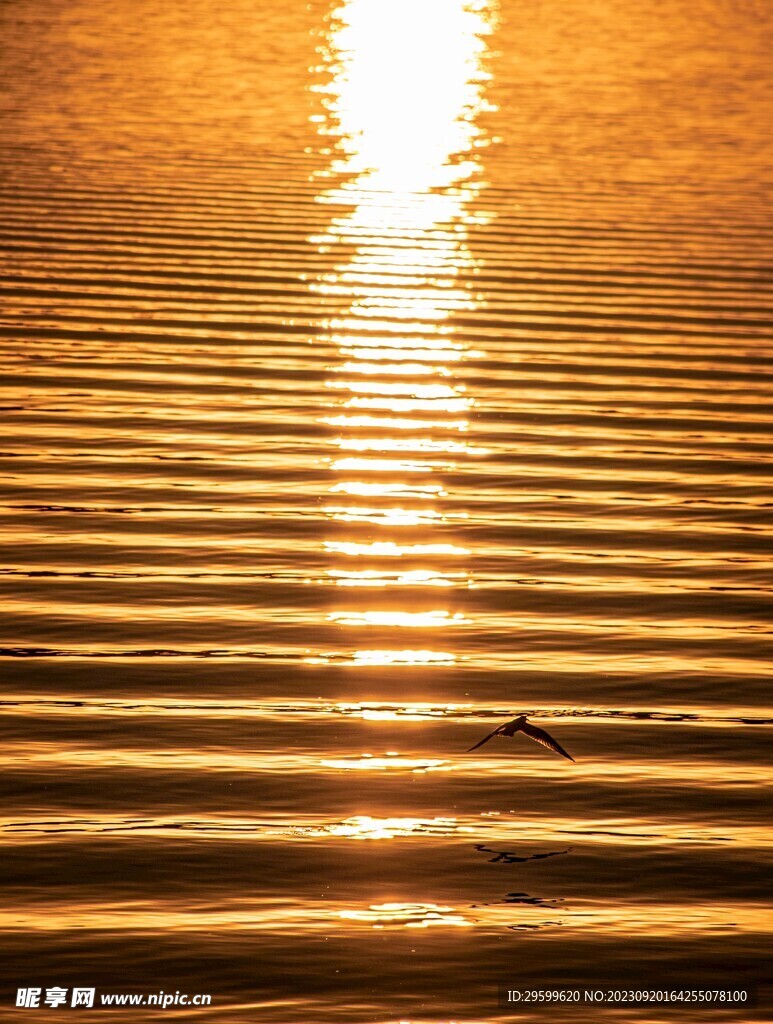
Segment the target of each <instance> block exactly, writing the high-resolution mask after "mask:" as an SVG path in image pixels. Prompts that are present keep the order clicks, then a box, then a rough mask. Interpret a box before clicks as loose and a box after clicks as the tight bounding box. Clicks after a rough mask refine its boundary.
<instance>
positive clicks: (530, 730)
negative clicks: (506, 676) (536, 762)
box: [467, 715, 574, 761]
mask: <svg viewBox="0 0 773 1024" xmlns="http://www.w3.org/2000/svg"><path fill="white" fill-rule="evenodd" d="M517 732H522V733H523V734H524V735H525V736H529V737H530V738H531V739H533V740H536V741H537V743H541V744H542V746H543V747H547V748H548V750H554V751H555V752H556V753H557V754H560V755H561V757H566V758H568V759H569V760H570V761H574V758H573V757H572V755H571V754H567V752H566V751H565V750H564V748H563V747H562V746H561V744H560V743H556V741H555V740H554V739H553V737H552V736H549V735H548V734H547V733H546V732H545V730H544V729H538V728H537V726H536V725H532V724H531V723H530V722H527V720H526V715H520V716H519V717H518V718H514V719H513V720H512V722H508V723H507V724H506V725H500V726H498V727H497V728H496V729H494V731H493V732H490V733H489V734H488V736H484V737H483V739H482V740H480V741H479V742H478V743H476V744H475V746H474V747H470V750H477V749H478V747H482V746H483V744H484V743H488V741H489V740H490V739H492V738H493V737H494V736H515V734H516V733H517ZM470 750H468V751H467V753H468V754H469V752H470Z"/></svg>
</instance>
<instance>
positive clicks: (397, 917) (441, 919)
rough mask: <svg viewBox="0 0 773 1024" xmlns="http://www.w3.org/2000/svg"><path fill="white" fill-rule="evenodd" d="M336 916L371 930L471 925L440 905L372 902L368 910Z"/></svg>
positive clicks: (448, 908) (342, 913)
mask: <svg viewBox="0 0 773 1024" xmlns="http://www.w3.org/2000/svg"><path fill="white" fill-rule="evenodd" d="M338 916H339V917H340V918H342V919H343V920H346V921H360V922H362V923H363V924H369V925H370V926H371V927H372V928H388V927H392V928H394V927H402V928H431V927H433V926H436V925H452V926H454V927H467V926H470V925H472V924H473V922H472V921H468V920H467V919H466V918H465V917H464V916H463V915H462V914H461V913H460V912H459V911H458V910H456V908H454V907H444V906H442V905H441V904H439V903H374V904H372V905H371V906H370V907H368V909H367V910H340V911H339V912H338Z"/></svg>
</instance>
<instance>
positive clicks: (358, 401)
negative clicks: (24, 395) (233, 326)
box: [310, 0, 495, 665]
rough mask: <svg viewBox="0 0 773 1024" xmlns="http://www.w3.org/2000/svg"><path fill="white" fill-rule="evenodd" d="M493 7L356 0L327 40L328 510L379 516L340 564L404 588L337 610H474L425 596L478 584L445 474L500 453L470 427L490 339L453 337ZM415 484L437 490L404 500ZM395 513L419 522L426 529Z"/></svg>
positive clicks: (442, 614)
mask: <svg viewBox="0 0 773 1024" xmlns="http://www.w3.org/2000/svg"><path fill="white" fill-rule="evenodd" d="M494 23H495V0H423V2H422V3H421V4H417V3H415V2H414V0H392V2H391V3H389V4H384V3H381V2H379V0H343V2H342V3H341V4H340V5H339V6H338V7H337V8H336V9H335V10H334V11H333V12H332V13H331V14H330V15H329V18H328V21H327V25H326V31H325V36H324V41H323V42H322V44H321V45H320V47H319V52H320V54H321V57H322V66H321V67H320V68H318V69H317V71H318V72H320V77H319V79H318V80H317V82H316V83H315V85H314V86H313V89H314V91H315V92H317V93H318V94H319V98H320V101H321V104H322V108H323V110H324V113H323V114H321V115H319V116H317V118H316V120H317V129H318V131H319V133H320V135H321V136H322V138H323V147H322V152H324V153H326V154H329V164H328V166H327V167H326V168H325V169H324V170H322V171H319V172H317V174H316V175H315V177H316V178H317V180H318V181H319V183H320V190H319V193H318V195H317V201H318V203H319V204H321V205H323V206H326V207H328V208H329V209H330V211H331V220H330V222H329V225H328V227H327V229H326V230H325V231H323V232H321V233H320V234H317V235H315V236H313V237H312V239H311V241H312V242H313V244H315V245H316V246H317V247H318V249H319V251H320V253H332V254H335V253H337V252H339V251H340V253H341V259H340V262H338V263H337V264H336V265H335V268H334V270H333V271H327V272H325V273H322V274H320V275H319V276H318V277H317V278H316V280H314V281H313V282H311V283H310V287H311V289H312V291H313V292H316V293H317V294H318V295H320V296H324V297H325V299H326V301H327V302H328V303H329V301H330V299H331V298H333V299H338V300H340V308H339V310H338V312H336V313H333V314H332V315H331V316H330V317H329V318H328V319H326V320H324V321H322V323H321V328H322V334H323V336H326V337H327V338H328V339H329V341H330V343H331V344H332V345H334V346H335V348H336V349H337V350H338V353H339V356H340V361H339V362H336V363H335V364H334V365H331V366H330V367H329V373H330V377H329V379H328V381H327V387H328V389H329V392H330V397H331V400H332V403H333V408H334V410H335V411H334V412H333V414H332V415H328V416H326V417H324V418H323V422H324V423H325V424H326V425H327V426H331V427H333V428H336V429H337V430H338V431H339V434H338V436H337V437H335V438H333V439H331V445H332V446H333V447H334V448H336V449H338V451H339V452H340V455H339V456H337V457H331V458H330V460H329V465H330V470H331V473H332V474H334V476H335V481H334V482H333V483H332V484H331V486H330V493H331V496H332V495H335V496H336V499H337V500H333V501H331V502H330V503H329V504H327V505H326V506H325V507H324V509H323V512H324V514H325V515H326V516H327V517H328V519H329V521H330V522H331V523H335V524H338V525H340V524H351V526H352V527H353V528H354V527H360V528H361V527H367V528H368V530H369V531H370V532H369V535H368V539H367V540H365V539H362V534H361V533H360V534H357V533H353V534H351V538H350V539H349V538H346V539H337V540H335V541H333V540H330V541H327V542H326V543H325V548H326V550H327V551H328V553H329V554H331V555H336V556H339V557H340V556H344V557H347V558H356V559H358V561H359V565H358V567H357V569H356V570H350V569H348V568H346V567H344V566H341V565H336V566H332V567H331V568H330V570H329V571H328V577H329V579H330V580H331V582H333V584H334V585H336V586H340V587H343V588H349V590H350V591H351V588H352V587H363V586H367V587H377V588H380V589H381V592H382V594H383V597H382V602H386V601H387V598H386V592H385V591H386V588H389V601H388V603H382V605H381V606H378V607H375V608H372V609H369V610H366V611H363V610H361V609H357V610H356V611H354V610H351V609H348V608H346V607H342V608H338V609H336V610H334V611H333V612H332V613H331V614H330V616H329V621H331V622H334V623H337V624H338V625H340V626H341V627H342V629H343V628H351V627H357V626H363V625H378V626H381V627H384V628H399V629H401V630H404V629H406V628H409V629H413V628H426V627H431V628H436V629H440V628H447V627H450V626H453V625H457V624H459V623H460V622H462V621H464V619H463V616H461V615H460V613H458V612H457V611H456V610H455V609H453V608H451V607H448V608H437V607H435V606H434V605H430V606H428V607H427V608H426V609H425V610H416V608H415V602H416V600H417V596H416V595H417V594H418V595H419V596H420V595H421V594H422V593H426V592H427V591H426V588H427V587H428V586H432V587H443V588H446V589H447V590H448V593H449V595H450V594H451V593H453V588H455V587H458V586H459V585H460V584H461V585H467V577H466V574H464V573H459V572H455V573H447V572H445V569H444V566H443V565H442V563H441V566H438V565H437V564H436V563H437V560H438V559H442V560H445V559H446V558H447V557H452V558H456V557H458V556H461V555H466V554H468V551H467V550H466V549H465V548H463V547H461V546H460V545H457V544H454V543H452V542H445V541H443V540H441V539H440V538H438V540H437V541H435V542H433V541H431V540H430V539H429V534H428V531H433V530H434V531H436V530H438V529H439V528H441V527H442V528H443V529H444V530H445V529H448V528H449V527H450V528H452V527H453V523H454V522H455V521H458V520H460V519H461V518H463V517H462V516H460V515H459V514H458V513H457V514H455V515H452V514H451V513H450V512H448V511H446V510H444V509H443V508H442V505H441V504H440V502H441V501H442V499H443V498H444V497H446V496H447V493H448V492H447V483H446V481H442V482H440V481H438V480H437V477H438V476H439V475H440V474H449V473H453V472H454V471H455V470H456V469H457V467H458V466H459V465H460V464H462V462H463V461H464V460H469V459H472V458H478V457H482V456H485V454H486V452H485V451H484V450H483V449H481V448H479V447H475V446H473V445H472V444H470V443H468V442H467V441H466V440H465V438H464V435H465V434H466V432H467V431H468V427H469V416H470V414H471V412H472V410H473V409H474V406H475V400H474V398H473V397H472V396H471V395H469V394H468V393H467V389H466V387H465V385H464V383H463V382H462V381H461V380H460V379H459V376H458V374H459V372H460V368H461V364H463V362H464V360H465V359H466V358H469V357H470V356H479V355H480V353H477V352H475V353H472V352H470V351H469V350H468V347H467V346H466V345H465V343H464V342H463V341H462V340H460V339H459V337H455V333H456V328H455V326H454V322H453V317H454V316H455V315H456V314H458V313H462V312H468V311H470V310H474V309H475V308H477V305H478V301H479V300H478V297H477V295H476V293H475V290H474V287H473V284H474V278H475V273H476V269H477V268H476V264H475V260H474V259H473V257H472V255H471V253H470V250H469V248H468V246H467V235H468V230H469V227H470V226H471V225H472V224H476V223H481V222H482V221H483V220H485V216H484V215H483V214H482V213H480V212H479V211H476V210H475V209H474V208H473V207H474V205H475V204H474V200H475V199H476V197H477V196H478V195H479V193H480V191H481V189H482V188H483V187H484V182H483V179H482V170H481V166H480V163H479V159H478V153H479V150H480V149H481V148H482V147H483V146H485V145H486V143H487V138H486V135H485V132H484V131H483V129H482V128H481V127H480V125H479V123H478V121H479V116H480V114H481V113H482V112H483V111H484V110H485V109H486V100H485V96H484V92H485V87H486V82H487V79H488V73H487V71H486V68H485V64H486V54H487V36H488V35H489V34H490V33H491V31H492V30H493V27H494ZM347 453H352V454H347ZM354 453H356V454H354ZM406 497H410V498H411V499H412V500H413V501H414V502H415V501H417V500H419V501H421V505H414V504H411V505H406V504H404V499H405V498H406ZM347 498H355V499H357V498H359V499H363V498H365V499H368V500H367V501H366V502H363V501H360V502H350V501H347V500H346V499H347ZM393 530H399V531H400V533H401V534H404V533H405V532H406V531H411V538H410V540H409V541H403V540H402V537H401V536H395V535H394V534H393V533H392V531H393ZM374 531H378V532H377V533H376V532H374ZM340 536H341V535H340V534H338V537H339V538H340ZM384 557H386V558H395V557H399V558H405V559H409V560H410V561H411V563H412V564H411V566H410V568H408V569H407V570H405V571H403V572H400V573H394V572H392V571H389V572H382V571H381V570H380V569H379V567H378V562H377V561H375V562H374V560H378V559H380V558H384ZM401 589H402V590H404V591H405V592H408V591H409V590H410V591H414V590H415V591H416V593H415V594H413V595H412V598H411V602H412V603H411V608H410V611H409V610H407V609H406V608H405V607H401V605H400V601H399V597H398V596H397V594H396V592H397V591H399V590H401ZM342 596H343V593H342ZM352 596H354V594H353V592H352ZM352 657H353V660H354V661H355V663H358V664H364V665H367V664H372V665H376V664H380V665H407V664H411V665H421V664H424V665H431V664H438V663H441V664H449V663H452V662H453V661H454V660H455V659H454V656H453V655H452V654H449V653H446V652H442V651H432V650H424V649H421V650H415V649H403V648H402V647H399V648H398V649H395V650H381V649H378V650H376V649H374V650H358V651H356V652H354V654H353V656H352Z"/></svg>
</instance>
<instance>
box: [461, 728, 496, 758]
mask: <svg viewBox="0 0 773 1024" xmlns="http://www.w3.org/2000/svg"><path fill="white" fill-rule="evenodd" d="M503 729H504V726H503V725H498V726H497V727H496V729H494V731H493V732H490V733H489V734H488V736H484V737H483V739H482V740H478V742H477V743H476V744H475V746H474V747H470V748H469V749H468V750H467V753H468V754H469V753H470V750H477V749H478V747H482V746H483V744H484V743H488V741H489V740H490V739H491V738H492V737H493V736H498V735H499V734H500V733H501V732H502V730H503Z"/></svg>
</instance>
